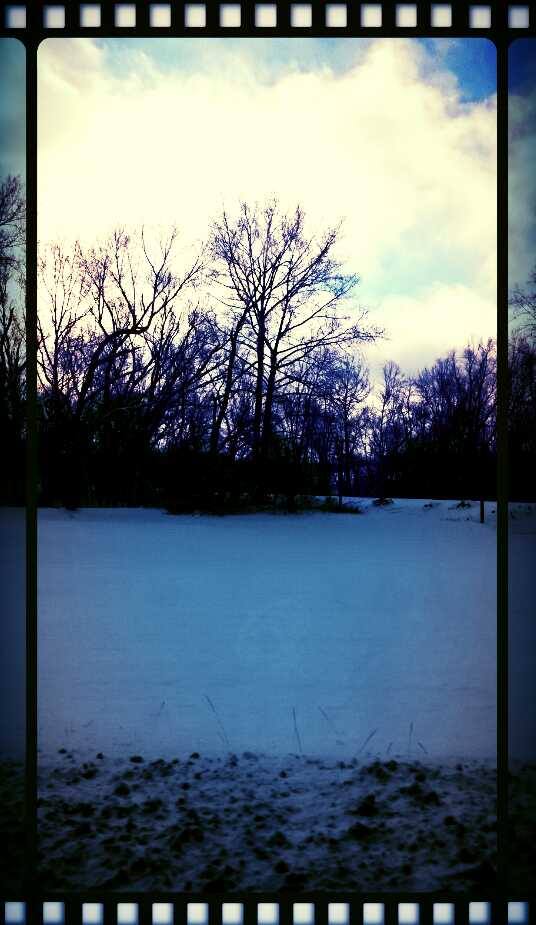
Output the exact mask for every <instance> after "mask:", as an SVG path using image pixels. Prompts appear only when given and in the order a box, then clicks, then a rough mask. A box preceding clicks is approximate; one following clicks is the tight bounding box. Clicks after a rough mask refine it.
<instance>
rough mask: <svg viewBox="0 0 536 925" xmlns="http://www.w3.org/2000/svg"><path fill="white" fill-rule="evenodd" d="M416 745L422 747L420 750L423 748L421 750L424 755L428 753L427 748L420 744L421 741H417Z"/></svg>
mask: <svg viewBox="0 0 536 925" xmlns="http://www.w3.org/2000/svg"><path fill="white" fill-rule="evenodd" d="M417 745H418V746H419V748H422V750H423V752H424V754H425V755H427V754H428V750H427V749H426V748H425V747H424V745H423V744H422V742H417Z"/></svg>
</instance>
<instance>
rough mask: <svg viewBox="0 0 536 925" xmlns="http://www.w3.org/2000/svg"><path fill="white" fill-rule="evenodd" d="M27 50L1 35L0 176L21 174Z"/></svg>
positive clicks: (23, 147) (24, 133)
mask: <svg viewBox="0 0 536 925" xmlns="http://www.w3.org/2000/svg"><path fill="white" fill-rule="evenodd" d="M25 82H26V50H25V48H24V45H23V44H22V43H21V42H19V41H18V39H14V38H0V176H5V175H6V174H7V173H12V174H21V176H24V168H25V159H26V158H25V145H26V94H25Z"/></svg>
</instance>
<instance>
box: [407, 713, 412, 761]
mask: <svg viewBox="0 0 536 925" xmlns="http://www.w3.org/2000/svg"><path fill="white" fill-rule="evenodd" d="M412 736H413V722H411V723H410V724H409V736H408V758H409V756H410V753H411V737H412Z"/></svg>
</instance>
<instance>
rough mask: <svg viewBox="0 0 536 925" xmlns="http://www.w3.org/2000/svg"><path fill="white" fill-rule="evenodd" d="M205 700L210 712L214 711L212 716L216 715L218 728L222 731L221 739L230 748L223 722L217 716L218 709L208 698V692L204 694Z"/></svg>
mask: <svg viewBox="0 0 536 925" xmlns="http://www.w3.org/2000/svg"><path fill="white" fill-rule="evenodd" d="M205 700H206V701H207V703H208V705H209V707H210V709H211V710H212V712H213V713H214V716H215V717H216V722H217V723H218V725H219V727H220V729H221V731H222V733H223V740H224V742H225V744H226V745H227V748H228V749H229V750H230V749H231V744H230V742H229V739H228V738H227V733H226V731H225V726H224V725H223V723H222V721H221V719H220V717H219V714H218V711H217V710H216V707H215V706H214V704H213V703H212V700H211V699H210V697H209V696H208V694H205Z"/></svg>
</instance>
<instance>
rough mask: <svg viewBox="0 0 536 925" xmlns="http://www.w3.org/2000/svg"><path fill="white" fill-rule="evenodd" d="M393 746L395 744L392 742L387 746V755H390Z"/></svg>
mask: <svg viewBox="0 0 536 925" xmlns="http://www.w3.org/2000/svg"><path fill="white" fill-rule="evenodd" d="M392 744H393V743H392V742H389V745H388V746H387V754H389V752H390V751H391V746H392Z"/></svg>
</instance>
